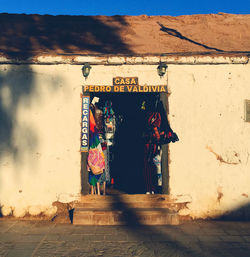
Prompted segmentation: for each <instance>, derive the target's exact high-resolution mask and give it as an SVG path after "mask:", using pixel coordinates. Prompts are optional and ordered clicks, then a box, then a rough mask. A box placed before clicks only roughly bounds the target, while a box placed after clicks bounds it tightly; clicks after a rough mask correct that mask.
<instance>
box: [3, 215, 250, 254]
mask: <svg viewBox="0 0 250 257" xmlns="http://www.w3.org/2000/svg"><path fill="white" fill-rule="evenodd" d="M0 256H1V257H29V256H32V257H38V256H41V257H45V256H51V257H52V256H70V257H74V256H88V257H92V256H93V257H94V256H95V257H96V256H105V257H118V256H124V257H125V256H126V257H128V256H143V257H148V256H152V257H153V256H160V257H164V256H171V257H182V256H195V257H198V256H199V257H202V256H211V257H217V256H218V257H224V256H233V257H244V256H250V222H221V221H211V222H191V223H190V222H189V223H186V224H183V225H180V226H146V227H144V226H137V227H128V226H113V227H112V226H111V227H107V226H74V225H71V224H55V223H53V222H48V221H16V220H8V219H0Z"/></svg>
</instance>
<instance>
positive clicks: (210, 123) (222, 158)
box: [168, 64, 250, 218]
mask: <svg viewBox="0 0 250 257" xmlns="http://www.w3.org/2000/svg"><path fill="white" fill-rule="evenodd" d="M249 81H250V65H249V64H247V65H179V66H176V65H172V66H169V70H168V82H169V89H170V91H171V95H170V96H169V106H170V115H169V120H170V123H171V126H172V127H173V129H174V130H176V132H177V133H178V135H179V138H180V141H179V142H178V143H175V144H170V156H169V158H170V165H169V169H170V190H171V194H173V195H175V194H177V195H181V194H184V195H185V194H189V195H190V196H191V198H192V203H191V204H189V209H190V211H191V212H190V213H191V215H192V216H193V217H199V218H207V217H214V216H218V215H221V214H223V213H225V212H227V211H232V210H236V209H238V208H240V207H242V206H246V205H248V204H249V197H250V187H249V184H250V172H249V171H250V160H249V153H250V140H249V135H250V123H247V122H245V121H244V100H245V99H250V87H249Z"/></svg>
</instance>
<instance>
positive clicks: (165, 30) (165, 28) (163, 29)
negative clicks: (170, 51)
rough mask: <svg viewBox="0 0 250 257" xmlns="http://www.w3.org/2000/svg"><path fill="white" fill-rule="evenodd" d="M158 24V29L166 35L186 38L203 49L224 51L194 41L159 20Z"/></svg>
mask: <svg viewBox="0 0 250 257" xmlns="http://www.w3.org/2000/svg"><path fill="white" fill-rule="evenodd" d="M157 23H158V24H159V25H160V27H161V28H160V30H161V31H163V32H166V33H167V34H168V35H170V36H173V37H177V38H179V39H182V40H186V41H188V42H190V43H192V44H195V45H198V46H201V47H204V48H205V49H209V50H215V51H217V52H224V50H221V49H218V48H215V47H210V46H207V45H204V44H201V43H199V42H197V41H194V40H192V39H190V38H187V37H185V36H183V35H182V34H181V33H180V32H179V31H177V30H175V29H171V28H168V27H165V26H164V25H163V24H161V23H160V22H157Z"/></svg>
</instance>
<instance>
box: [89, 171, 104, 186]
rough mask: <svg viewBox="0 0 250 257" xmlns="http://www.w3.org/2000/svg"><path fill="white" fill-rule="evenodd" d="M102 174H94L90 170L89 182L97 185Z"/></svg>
mask: <svg viewBox="0 0 250 257" xmlns="http://www.w3.org/2000/svg"><path fill="white" fill-rule="evenodd" d="M100 176H101V175H94V174H93V173H92V172H91V171H90V172H89V184H90V185H92V186H94V187H95V186H96V183H97V182H98V180H99V178H100Z"/></svg>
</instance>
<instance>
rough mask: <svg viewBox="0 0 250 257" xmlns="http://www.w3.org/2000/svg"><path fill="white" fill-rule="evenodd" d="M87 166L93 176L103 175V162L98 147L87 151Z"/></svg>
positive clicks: (101, 153)
mask: <svg viewBox="0 0 250 257" xmlns="http://www.w3.org/2000/svg"><path fill="white" fill-rule="evenodd" d="M98 146H99V145H98ZM88 165H89V167H90V169H91V171H92V172H93V174H95V175H98V174H101V173H103V170H104V169H105V160H104V154H103V152H102V149H100V148H99V147H97V148H92V149H89V156H88Z"/></svg>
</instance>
